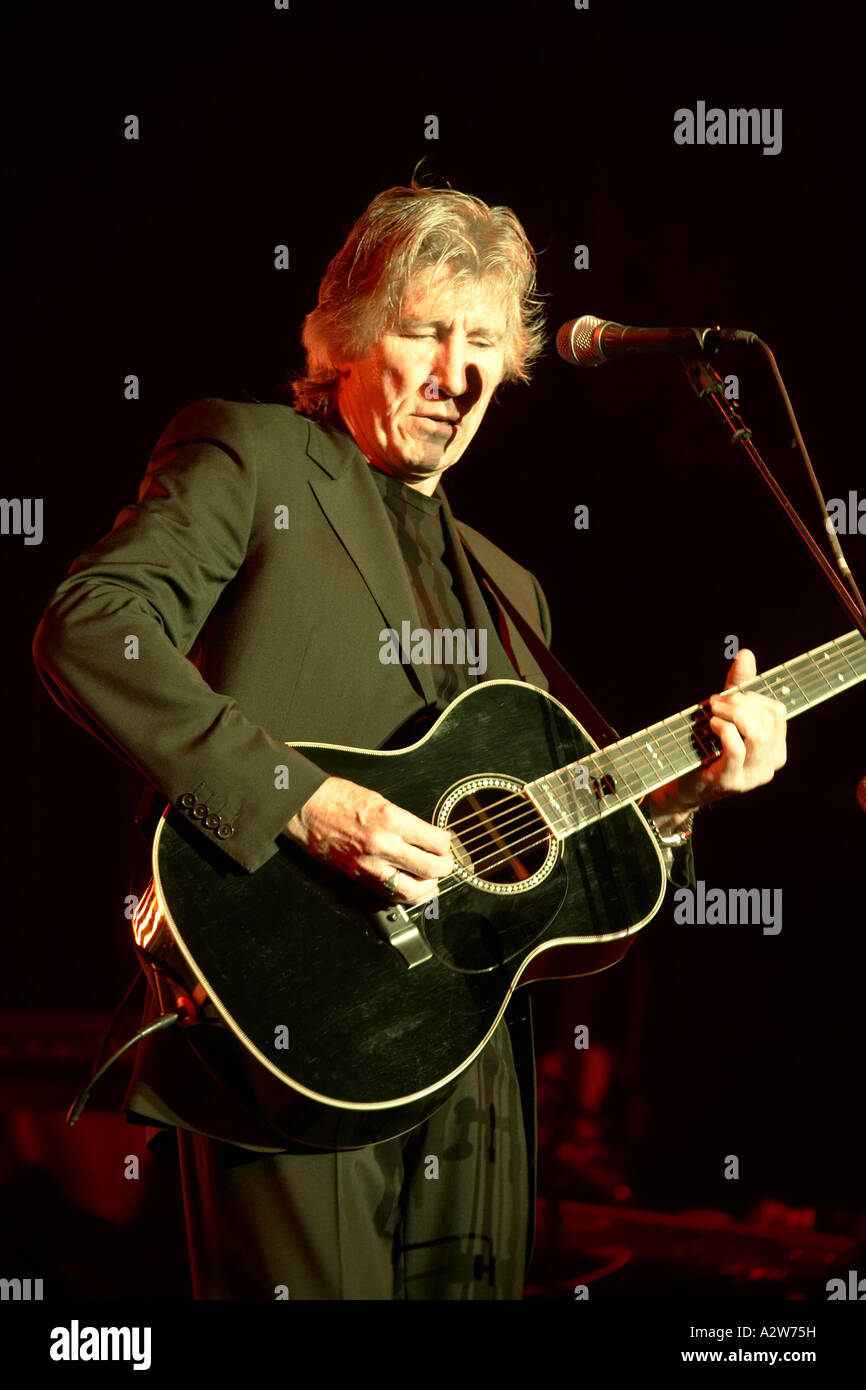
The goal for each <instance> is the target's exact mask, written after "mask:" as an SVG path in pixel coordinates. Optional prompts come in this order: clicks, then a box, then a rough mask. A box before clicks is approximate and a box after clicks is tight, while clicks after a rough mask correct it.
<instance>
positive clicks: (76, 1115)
mask: <svg viewBox="0 0 866 1390" xmlns="http://www.w3.org/2000/svg"><path fill="white" fill-rule="evenodd" d="M187 1016H188V1015H187V1012H186V1011H185V1010H183V1009H178V1010H177V1012H175V1013H172V1014H163V1016H162V1018H157V1019H155V1020H154V1022H153V1023H149V1024H148V1025H147V1027H146V1028H140V1029H139V1030H138V1032H137V1033H136V1034H135V1036H134V1037H131V1038H130V1039H129V1040H128V1041H127V1042H125V1043H124V1044H123V1047H119V1048H118V1049H117V1051H116V1052H115V1053H113V1054H112V1055H111V1056H110V1057H109V1059H108V1061H107V1062H104V1063H103V1064H102V1066H101V1067H100V1068H99V1070H98V1071H96V1072H94V1073H93V1074H92V1075H91V1077H90V1080H89V1081H88V1082H87V1084H86V1086H85V1087H84V1089H83V1090H82V1091H79V1093H78V1095H77V1096H76V1097H75V1100H74V1101H73V1102H72V1104H71V1106H70V1107H69V1110H68V1111H67V1114H66V1123H67V1124H68V1125H70V1126H71V1125H74V1124H75V1123H76V1122H77V1121H78V1120H79V1119H80V1118H81V1115H82V1112H83V1110H84V1107H85V1105H86V1104H87V1102H88V1100H89V1099H90V1092H91V1091H92V1090H93V1087H94V1086H95V1085H96V1083H97V1081H98V1080H99V1078H100V1077H101V1076H103V1075H104V1074H105V1072H107V1071H108V1068H109V1067H110V1066H112V1065H113V1064H114V1063H115V1062H116V1061H117V1059H118V1057H122V1056H123V1054H124V1052H126V1051H127V1050H128V1049H129V1048H130V1047H134V1046H135V1044H136V1043H138V1042H141V1040H142V1038H147V1037H149V1036H150V1034H151V1033H158V1032H161V1031H162V1030H163V1029H165V1028H173V1027H174V1026H175V1024H176V1023H180V1021H181V1019H183V1018H186V1017H187Z"/></svg>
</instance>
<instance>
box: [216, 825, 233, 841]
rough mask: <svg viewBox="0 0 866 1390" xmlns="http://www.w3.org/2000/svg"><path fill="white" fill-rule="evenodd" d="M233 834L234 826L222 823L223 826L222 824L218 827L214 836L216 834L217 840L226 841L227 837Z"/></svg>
mask: <svg viewBox="0 0 866 1390" xmlns="http://www.w3.org/2000/svg"><path fill="white" fill-rule="evenodd" d="M234 833H235V828H234V826H233V825H226V824H225V822H223V824H222V825H221V826H220V827H219V829H218V830H217V833H216V834H217V839H218V840H227V839H228V837H229V835H234Z"/></svg>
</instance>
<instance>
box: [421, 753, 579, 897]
mask: <svg viewBox="0 0 866 1390" xmlns="http://www.w3.org/2000/svg"><path fill="white" fill-rule="evenodd" d="M437 823H438V824H439V825H442V826H443V827H444V828H445V829H447V830H450V832H451V844H452V850H453V853H454V857H455V860H456V861H457V864H458V866H459V869H460V870H462V874H461V877H465V878H466V879H468V880H469V882H471V883H474V884H475V885H476V887H479V888H486V889H487V891H489V892H494V893H495V892H499V893H514V892H520V891H521V890H522V889H524V888H529V887H532V886H533V885H534V883H536V882H539V881H540V876H546V871H547V872H549V869H550V868H552V866H553V861H554V860H555V858H556V842H555V840H554V839H553V838H552V836H551V835H550V831H549V828H548V826H547V824H546V822H545V821H544V820H543V819H542V817H541V816H540V815H539V813H538V811H537V810H536V809H535V806H534V805H533V803H532V802H531V801H530V800H529V798H528V797H527V796H526V795H525V794H524V793H523V791H522V790H521V789H520V786H519V783H515V782H512V781H511V779H506V778H501V777H497V778H492V777H491V778H475V779H473V781H472V782H469V783H465V784H464V785H463V786H462V787H461V788H457V789H456V790H455V792H453V793H452V794H451V795H449V796H448V797H447V798H446V800H445V801H444V803H443V805H442V807H441V808H440V814H439V816H438V817H437Z"/></svg>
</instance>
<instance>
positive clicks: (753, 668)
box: [725, 647, 758, 690]
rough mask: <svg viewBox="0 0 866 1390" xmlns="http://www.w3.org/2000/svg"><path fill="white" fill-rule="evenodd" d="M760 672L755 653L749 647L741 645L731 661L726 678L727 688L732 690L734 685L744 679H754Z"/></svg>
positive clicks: (739, 683)
mask: <svg viewBox="0 0 866 1390" xmlns="http://www.w3.org/2000/svg"><path fill="white" fill-rule="evenodd" d="M757 674H758V666H757V663H756V661H755V653H754V652H753V651H750V650H749V648H748V647H741V648H740V650H739V651H738V652H737V655H736V656H735V657H734V659H733V661H732V662H731V665H730V668H729V670H728V674H727V678H726V680H725V689H726V690H730V688H731V686H732V685H741V684H742V682H743V681H749V680H754V678H755V676H756V675H757Z"/></svg>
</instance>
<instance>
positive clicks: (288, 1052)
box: [134, 632, 866, 1147]
mask: <svg viewBox="0 0 866 1390" xmlns="http://www.w3.org/2000/svg"><path fill="white" fill-rule="evenodd" d="M864 679H866V641H864V639H863V637H862V636H860V634H859V633H857V632H850V633H848V634H847V635H846V636H844V637H840V638H839V639H838V640H837V641H835V642H831V643H829V644H828V645H826V646H823V647H819V648H816V649H815V650H814V651H811V652H808V653H807V654H806V655H804V656H800V657H798V658H796V659H795V660H794V661H791V662H789V663H787V664H786V665H783V666H777V667H776V668H775V669H774V670H772V671H769V672H767V673H766V674H765V675H762V676H759V677H757V678H756V679H755V680H751V681H746V682H744V683H743V684H742V686H741V687H739V688H740V689H744V690H754V691H758V692H759V693H761V694H765V695H770V696H773V697H774V698H775V699H777V700H780V701H782V702H783V703H784V704H785V706H786V707H787V710H788V715H789V717H790V716H793V715H796V714H799V713H800V712H801V711H802V710H804V709H807V708H809V707H811V706H812V705H815V704H818V703H820V702H821V701H823V700H826V699H829V698H830V697H831V696H833V695H836V694H838V693H839V692H840V691H842V690H845V689H847V688H848V687H849V686H851V685H855V684H856V683H857V682H859V681H862V680H864ZM709 718H710V712H709V708H708V706H707V705H706V704H701V705H696V706H693V707H692V708H691V709H687V710H684V711H682V712H681V713H679V714H675V715H672V716H671V717H670V718H669V719H665V720H663V721H662V722H661V723H659V724H654V725H653V726H652V727H651V728H648V729H644V730H642V731H641V732H640V733H638V734H634V735H632V737H630V738H626V739H622V740H621V741H620V742H618V743H615V744H611V745H609V746H608V747H606V748H604V749H599V748H598V747H597V745H596V744H594V743H593V742H592V741H591V740H590V739H589V737H588V736H587V735H586V733H585V732H584V730H583V729H582V728H581V726H580V725H579V724H578V723H577V722H576V720H575V719H574V718H573V717H572V716H571V715H570V714H569V713H568V711H567V710H566V709H565V708H564V707H563V706H562V705H561V704H559V702H558V701H556V700H555V699H553V698H552V697H551V696H549V695H546V694H545V693H544V692H542V691H540V690H537V689H535V688H534V687H533V686H530V685H525V684H521V683H520V682H519V681H516V680H515V681H510V680H494V681H487V682H484V683H482V684H480V685H478V686H475V687H473V688H472V689H471V690H469V691H467V692H466V693H464V694H463V695H461V696H459V698H458V699H456V700H455V701H454V703H453V704H452V705H451V706H450V707H449V708H448V710H446V712H445V713H444V714H443V715H442V716H441V717H440V718H439V719H438V720H437V722H436V723H435V724H434V725H433V726H432V727H431V728H430V729H429V730H428V732H427V733H426V734H425V735H424V737H423V738H421V739H420V741H419V742H417V743H414V744H412V745H411V746H410V747H407V748H403V749H398V750H394V751H378V752H371V751H368V750H365V749H357V748H341V747H335V746H333V745H328V744H309V743H307V744H297V745H293V746H296V747H299V748H303V749H304V751H305V752H306V753H307V754H308V756H309V757H310V758H311V759H312V760H313V761H314V762H315V763H317V764H318V765H319V766H320V767H321V768H323V769H324V770H325V771H327V772H329V773H330V774H332V775H334V776H338V777H344V778H347V779H349V780H350V781H352V782H356V783H358V784H359V785H361V786H365V787H369V788H372V789H373V790H376V791H379V792H381V793H382V795H383V796H385V797H387V798H388V800H389V801H392V802H394V803H396V804H397V805H399V806H403V807H405V808H406V809H407V810H409V811H412V812H413V813H414V814H415V815H416V816H419V817H421V818H423V819H427V820H430V821H432V822H433V823H434V824H436V825H439V826H441V827H444V828H446V829H447V830H449V831H450V833H451V837H452V846H453V851H454V857H455V862H456V866H457V867H456V868H455V870H454V872H453V874H452V875H451V877H450V878H446V879H442V880H440V892H439V896H438V897H437V898H434V899H432V900H431V901H430V902H428V903H426V904H421V905H417V906H400V905H396V904H395V905H388V904H385V903H384V902H383V900H382V898H381V897H375V896H373V895H371V894H370V893H369V892H368V891H367V890H365V889H363V888H361V887H360V886H359V885H358V884H357V883H356V882H355V881H353V880H352V879H350V878H348V877H346V876H345V875H343V874H341V873H338V872H336V871H335V870H332V869H329V868H327V867H326V866H325V865H323V864H320V863H318V862H316V861H314V860H313V859H311V858H310V857H309V856H308V855H307V854H306V853H305V852H304V851H302V850H301V849H300V848H298V847H297V846H295V845H294V843H293V842H291V841H290V840H289V839H287V838H286V837H285V836H281V837H280V849H279V852H278V853H277V854H276V855H274V856H273V857H272V858H271V859H270V860H268V862H267V863H266V864H265V865H264V866H263V867H262V868H260V869H258V870H257V871H256V872H255V873H253V874H247V873H245V872H243V870H241V869H240V868H239V867H238V866H237V865H235V864H234V862H233V861H232V860H231V859H230V858H229V857H228V856H227V855H225V854H223V853H222V852H221V851H220V850H219V849H218V848H217V847H216V846H214V845H210V844H209V843H208V841H207V840H206V838H205V836H203V835H202V834H201V832H200V831H199V830H197V829H196V827H195V826H194V825H192V824H191V823H190V822H189V821H188V820H187V819H186V818H185V817H183V816H181V815H180V814H179V813H178V812H177V811H174V810H172V809H169V810H167V811H166V813H165V815H164V816H163V818H162V820H161V821H160V824H159V828H158V830H157V833H156V836H155V839H154V846H153V870H154V880H153V883H152V884H151V886H150V888H149V890H148V893H147V894H146V895H145V896H144V897H143V898H142V901H141V903H140V905H139V909H138V912H137V915H136V919H135V923H134V927H135V933H136V940H137V942H138V945H139V947H140V948H141V949H142V951H144V952H146V953H147V955H148V959H149V960H150V961H151V962H155V963H156V964H157V965H158V967H159V970H160V973H161V975H162V978H163V982H164V981H165V979H166V978H168V979H174V980H175V981H176V991H177V989H181V990H185V991H186V992H188V993H189V994H191V995H193V996H194V998H195V999H196V1001H197V1002H198V1004H199V1005H200V1006H201V1016H202V1017H203V1018H204V1019H205V1020H206V1021H205V1023H204V1024H203V1026H198V1027H190V1028H187V1029H186V1036H187V1038H188V1040H189V1042H190V1044H191V1045H192V1046H193V1047H195V1048H196V1050H197V1051H198V1053H199V1055H200V1056H201V1058H202V1059H203V1060H204V1061H205V1062H206V1064H207V1065H208V1066H209V1067H210V1069H211V1070H212V1071H213V1072H214V1073H215V1074H216V1075H217V1076H218V1077H219V1078H220V1079H221V1081H222V1083H223V1084H224V1085H227V1086H228V1087H229V1089H231V1090H232V1092H233V1094H234V1095H235V1096H236V1098H238V1099H239V1100H240V1101H241V1102H242V1103H243V1104H245V1105H246V1106H247V1107H249V1109H250V1111H251V1112H253V1113H254V1114H256V1115H257V1116H259V1117H265V1118H266V1119H267V1122H268V1123H269V1125H270V1126H271V1127H272V1128H274V1129H276V1130H277V1131H278V1132H279V1133H280V1134H284V1135H285V1136H286V1137H287V1138H289V1139H293V1140H299V1141H301V1142H303V1143H308V1144H316V1145H322V1146H325V1147H327V1146H331V1145H332V1146H334V1147H352V1146H353V1145H360V1144H366V1143H374V1142H378V1141H379V1140H382V1139H386V1138H390V1137H392V1136H395V1135H397V1134H401V1133H403V1132H405V1131H406V1130H407V1129H409V1128H411V1127H412V1126H414V1125H416V1124H418V1123H420V1122H421V1121H422V1120H423V1119H425V1118H426V1117H427V1116H429V1115H430V1114H432V1113H433V1111H434V1110H436V1109H438V1107H439V1106H440V1105H441V1104H443V1103H444V1101H445V1100H446V1099H447V1098H448V1095H449V1092H450V1090H451V1089H453V1084H454V1082H455V1080H456V1078H457V1077H458V1076H459V1074H460V1073H461V1072H462V1071H463V1070H464V1069H465V1068H466V1067H467V1066H468V1065H469V1064H470V1062H471V1061H472V1060H473V1058H475V1057H476V1056H477V1055H478V1053H479V1052H480V1051H481V1049H482V1048H483V1047H484V1045H485V1044H486V1043H487V1041H488V1040H489V1038H490V1036H491V1034H492V1033H493V1030H494V1029H495V1028H496V1026H497V1024H498V1022H499V1020H500V1019H501V1017H502V1014H503V1011H504V1009H505V1006H506V1003H507V1002H508V999H509V997H510V995H511V993H512V992H513V990H514V989H515V988H516V987H517V986H518V985H520V984H525V983H527V982H528V981H530V980H535V979H540V978H555V977H563V976H571V975H583V974H590V973H592V972H594V971H597V970H601V969H605V968H606V967H607V966H609V965H611V964H613V963H614V962H615V961H617V960H619V959H620V958H621V957H622V956H623V955H624V954H625V952H626V950H627V949H628V947H629V945H630V943H631V941H632V939H633V938H634V936H635V934H636V933H637V932H638V931H639V930H640V929H641V928H642V927H643V926H645V924H646V923H647V922H648V921H650V919H651V918H652V917H653V916H654V915H655V913H656V912H657V911H658V909H659V907H660V905H661V902H662V899H663V896H664V892H665V885H666V875H665V866H664V860H663V858H662V853H661V850H660V848H659V844H658V841H657V839H656V836H655V834H654V832H653V831H652V830H651V829H650V826H649V824H648V822H647V819H646V818H645V816H644V814H643V812H642V811H641V810H640V809H639V806H638V804H637V803H638V802H639V801H640V800H641V798H643V797H644V796H645V795H646V793H647V792H649V791H652V790H654V789H655V788H656V787H659V786H662V785H664V784H665V783H666V782H669V781H670V780H671V779H672V778H674V777H678V776H680V775H682V774H683V773H685V772H687V771H689V770H690V769H692V768H695V767H698V766H699V765H700V764H701V763H706V762H708V761H712V760H713V759H714V758H715V757H716V756H717V755H718V753H719V744H718V741H717V739H716V738H715V735H714V734H713V732H712V730H711V729H710V727H709ZM251 1059H255V1060H254V1063H253V1062H251Z"/></svg>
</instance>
